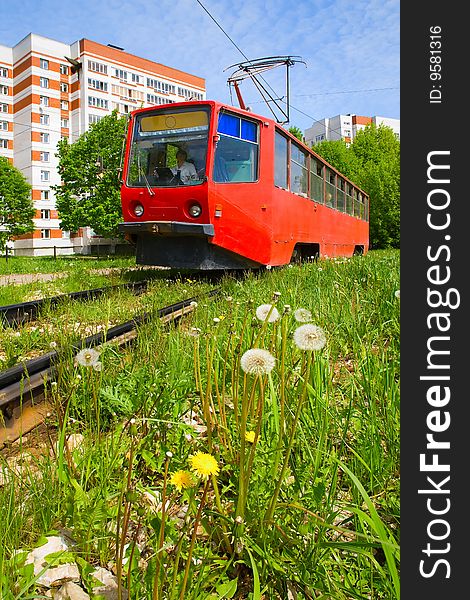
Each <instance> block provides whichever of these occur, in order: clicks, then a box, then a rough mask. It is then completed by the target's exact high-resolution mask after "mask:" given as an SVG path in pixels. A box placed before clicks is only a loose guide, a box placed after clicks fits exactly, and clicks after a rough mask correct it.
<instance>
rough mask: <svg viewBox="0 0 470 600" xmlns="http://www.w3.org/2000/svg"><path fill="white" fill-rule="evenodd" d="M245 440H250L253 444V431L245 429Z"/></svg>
mask: <svg viewBox="0 0 470 600" xmlns="http://www.w3.org/2000/svg"><path fill="white" fill-rule="evenodd" d="M245 440H246V441H247V442H250V444H253V442H254V441H255V432H254V431H246V432H245Z"/></svg>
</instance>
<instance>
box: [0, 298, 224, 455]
mask: <svg viewBox="0 0 470 600" xmlns="http://www.w3.org/2000/svg"><path fill="white" fill-rule="evenodd" d="M219 293H220V289H219V288H215V289H213V290H211V291H210V292H209V293H208V294H207V295H208V296H209V297H212V296H216V295H218V294H219ZM198 298H199V296H195V297H192V298H187V299H186V300H182V301H180V302H176V303H174V304H170V305H169V306H165V307H163V308H160V309H158V310H157V311H156V312H154V313H150V312H148V313H145V314H143V315H139V316H136V317H134V318H133V319H131V320H130V321H127V322H126V323H122V324H121V325H116V326H115V327H112V328H110V329H108V331H106V332H100V333H97V334H95V335H91V336H88V337H87V338H84V339H82V340H80V341H79V342H77V343H75V344H71V345H70V346H68V347H67V348H63V349H58V350H57V351H54V352H48V353H47V354H44V355H43V356H40V357H37V358H34V359H32V360H29V361H25V362H24V363H23V364H22V365H17V366H15V367H12V368H10V369H7V370H6V371H3V372H2V373H0V448H1V447H2V446H3V445H4V444H5V443H7V442H12V441H14V440H15V439H18V437H20V436H21V435H23V434H25V433H27V432H28V431H30V430H31V429H33V428H34V427H36V426H37V425H38V424H39V423H41V422H42V421H43V420H44V418H45V416H46V414H47V413H48V412H50V410H51V406H49V405H46V404H45V403H44V385H45V382H46V381H47V380H50V379H51V377H53V376H54V373H55V371H56V367H57V364H58V363H59V361H60V358H61V356H63V354H64V353H65V352H66V351H69V352H70V351H72V352H73V353H76V352H79V351H80V350H81V349H82V348H85V347H94V346H99V345H102V344H103V343H105V342H108V341H111V340H113V341H118V342H119V343H121V344H125V343H128V342H130V341H131V340H132V339H134V338H135V337H137V333H136V329H137V327H138V326H139V325H142V324H144V323H146V322H149V321H150V320H151V319H152V318H155V316H157V317H158V318H159V319H160V320H161V321H162V322H163V323H165V324H166V323H169V322H171V321H174V320H176V319H179V318H181V317H182V316H183V315H184V314H187V313H188V312H190V311H192V310H193V307H192V303H194V302H196V300H197V299H198ZM23 413H24V416H23ZM2 421H3V423H2Z"/></svg>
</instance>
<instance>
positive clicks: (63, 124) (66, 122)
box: [60, 119, 69, 128]
mask: <svg viewBox="0 0 470 600" xmlns="http://www.w3.org/2000/svg"><path fill="white" fill-rule="evenodd" d="M60 126H61V127H65V128H68V126H69V120H68V119H61V120H60Z"/></svg>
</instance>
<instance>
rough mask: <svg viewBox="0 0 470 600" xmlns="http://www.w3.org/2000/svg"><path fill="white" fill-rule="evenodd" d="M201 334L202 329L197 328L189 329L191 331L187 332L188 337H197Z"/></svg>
mask: <svg viewBox="0 0 470 600" xmlns="http://www.w3.org/2000/svg"><path fill="white" fill-rule="evenodd" d="M201 333H202V329H199V327H191V329H190V330H189V331H188V335H189V336H191V337H199V336H200V335H201Z"/></svg>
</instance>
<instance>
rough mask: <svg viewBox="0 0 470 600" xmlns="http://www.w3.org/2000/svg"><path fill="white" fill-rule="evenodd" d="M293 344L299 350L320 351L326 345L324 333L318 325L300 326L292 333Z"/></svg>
mask: <svg viewBox="0 0 470 600" xmlns="http://www.w3.org/2000/svg"><path fill="white" fill-rule="evenodd" d="M294 342H295V345H296V346H297V348H300V350H320V349H321V348H323V346H324V345H325V344H326V336H325V332H324V331H323V329H322V328H321V327H318V325H312V324H310V323H308V324H307V325H301V326H300V327H298V328H297V329H296V330H295V331H294Z"/></svg>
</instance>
